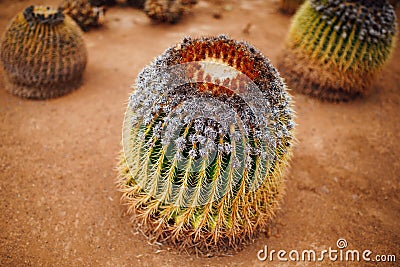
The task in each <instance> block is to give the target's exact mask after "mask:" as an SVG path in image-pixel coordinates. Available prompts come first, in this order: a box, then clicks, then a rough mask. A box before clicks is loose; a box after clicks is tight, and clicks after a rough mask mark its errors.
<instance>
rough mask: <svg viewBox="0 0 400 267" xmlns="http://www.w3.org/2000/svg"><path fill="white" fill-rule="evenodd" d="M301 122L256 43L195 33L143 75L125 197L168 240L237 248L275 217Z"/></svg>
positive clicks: (135, 100)
mask: <svg viewBox="0 0 400 267" xmlns="http://www.w3.org/2000/svg"><path fill="white" fill-rule="evenodd" d="M293 127H294V122H293V112H292V108H291V97H290V96H289V94H288V93H287V91H286V86H285V84H284V82H283V81H282V79H281V78H280V77H279V74H278V72H277V71H276V69H275V68H274V67H273V66H272V65H271V64H270V62H269V60H268V59H266V58H265V57H264V56H263V55H262V54H261V53H260V52H258V51H257V50H256V49H255V48H254V47H252V46H250V45H248V44H247V43H245V42H238V41H235V40H232V39H229V38H227V37H225V36H218V37H207V38H199V39H190V38H186V39H185V40H184V41H183V42H182V43H180V44H178V45H176V46H174V47H171V48H169V49H168V50H166V51H165V52H164V53H163V54H162V55H161V56H159V57H158V58H156V59H155V61H154V62H153V63H152V64H151V65H150V66H148V67H146V68H145V69H143V71H142V72H141V73H140V74H139V76H138V78H137V82H136V84H135V86H134V92H133V93H132V95H131V97H130V103H129V105H128V108H127V112H126V116H125V123H124V132H123V148H124V155H123V157H122V159H121V161H120V163H119V169H120V179H119V182H118V184H119V188H120V190H121V191H122V192H123V199H124V201H125V202H126V203H127V205H128V207H129V211H130V212H131V213H133V214H134V215H135V218H136V219H138V220H139V221H140V223H141V224H142V226H143V228H144V230H145V231H146V232H147V235H149V236H150V237H152V238H154V239H157V240H158V241H166V242H169V243H173V244H177V245H179V246H184V247H192V246H196V247H197V248H199V249H207V248H208V249H216V248H219V249H226V248H228V247H230V246H233V247H235V246H237V245H239V244H241V243H242V242H244V241H248V240H249V239H250V238H251V237H253V236H254V235H255V234H256V233H257V232H258V231H259V230H260V229H261V228H263V227H264V226H265V225H266V223H267V221H268V220H269V219H270V218H271V216H272V215H273V214H274V211H275V209H276V207H277V205H278V203H279V200H280V199H281V197H282V193H283V188H284V186H283V177H282V171H283V170H284V168H285V166H286V165H287V162H288V159H289V157H290V155H291V146H292V144H293Z"/></svg>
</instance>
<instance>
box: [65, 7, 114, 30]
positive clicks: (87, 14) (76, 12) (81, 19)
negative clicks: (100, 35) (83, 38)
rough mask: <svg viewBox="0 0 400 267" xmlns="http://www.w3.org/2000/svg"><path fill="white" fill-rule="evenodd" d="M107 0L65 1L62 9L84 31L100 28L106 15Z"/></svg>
mask: <svg viewBox="0 0 400 267" xmlns="http://www.w3.org/2000/svg"><path fill="white" fill-rule="evenodd" d="M106 2H107V1H105V0H63V1H62V2H61V4H60V8H61V9H62V10H63V12H64V13H65V14H67V15H68V16H70V17H71V18H73V19H74V20H75V21H76V23H78V25H79V27H81V29H82V30H84V31H88V30H89V29H90V27H98V26H100V24H101V21H102V19H103V17H104V15H105V5H106V4H107V3H106Z"/></svg>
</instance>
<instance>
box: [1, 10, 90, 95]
mask: <svg viewBox="0 0 400 267" xmlns="http://www.w3.org/2000/svg"><path fill="white" fill-rule="evenodd" d="M0 45H1V49H0V62H1V65H2V67H3V69H4V78H5V83H6V88H7V90H8V91H10V92H11V93H13V94H15V95H18V96H21V97H26V98H35V99H46V98H52V97H58V96H61V95H64V94H66V93H68V92H70V91H72V90H74V89H76V88H77V87H78V86H79V85H80V83H81V80H82V74H83V71H84V69H85V67H86V61H87V52H86V47H85V44H84V40H83V37H82V31H81V30H80V29H79V27H78V26H77V25H76V23H75V22H74V21H73V20H72V19H71V18H70V17H68V16H65V15H64V14H63V13H62V12H61V10H60V9H55V8H52V7H47V6H29V7H27V8H26V9H25V10H24V11H23V12H21V13H19V14H18V15H17V16H16V17H15V18H14V19H13V20H12V21H11V23H10V24H9V26H8V28H7V29H6V31H5V32H4V35H3V37H2V40H1V44H0Z"/></svg>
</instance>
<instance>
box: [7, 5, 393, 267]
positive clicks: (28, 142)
mask: <svg viewBox="0 0 400 267" xmlns="http://www.w3.org/2000/svg"><path fill="white" fill-rule="evenodd" d="M45 2H47V3H53V4H55V3H57V2H58V1H30V0H29V1H11V0H2V1H0V29H1V30H0V32H3V31H4V29H5V26H6V24H7V21H9V20H10V19H11V17H13V16H14V14H16V12H18V11H20V10H22V9H23V8H24V7H25V6H27V5H28V4H31V3H45ZM228 4H229V5H228V8H227V10H229V11H227V10H225V11H223V13H222V18H221V19H215V18H213V16H212V15H213V12H214V10H217V7H215V6H214V5H213V4H209V3H208V2H204V1H200V3H199V4H198V5H197V6H196V7H195V9H194V10H193V13H192V14H191V15H189V16H187V17H185V19H184V20H183V21H182V22H181V23H179V24H177V25H173V26H170V25H152V24H151V23H150V21H149V20H148V19H147V17H146V16H145V15H144V14H143V13H142V12H141V11H139V10H136V9H133V8H123V7H115V8H111V9H110V10H109V11H108V13H107V16H106V19H107V21H106V24H105V25H104V27H102V28H100V29H96V30H93V31H91V32H88V33H85V40H86V43H87V47H88V51H89V64H88V66H87V69H86V72H85V75H84V85H83V86H82V87H81V88H80V89H79V90H77V91H75V92H73V93H71V94H69V95H67V96H64V97H61V98H58V99H54V100H50V101H30V100H23V99H20V98H17V97H14V96H12V95H10V94H9V93H7V92H6V91H5V90H4V82H3V79H2V78H1V79H0V229H1V230H0V265H2V266H154V267H155V266H267V265H268V266H289V265H291V266H292V265H296V263H292V264H289V263H279V262H278V261H277V260H276V258H275V260H274V261H273V262H272V263H271V262H261V261H259V260H258V259H257V252H258V251H259V250H260V249H262V248H263V247H264V245H268V247H269V248H270V249H275V250H279V249H286V250H287V251H289V250H292V249H296V250H298V251H301V250H304V249H315V250H317V251H321V250H323V249H328V248H329V247H332V248H333V249H336V241H337V240H338V239H339V238H345V239H346V240H347V242H348V249H358V250H360V251H362V250H365V249H369V250H372V251H373V255H376V254H396V256H397V262H396V264H395V263H385V264H382V263H381V264H380V265H379V264H371V265H372V266H378V265H379V266H399V265H398V264H399V262H400V195H399V190H400V160H399V158H400V142H399V138H400V136H399V132H400V123H399V113H400V95H399V92H400V64H399V62H400V46H398V47H397V49H396V51H395V54H394V58H393V60H392V61H391V62H390V64H389V66H388V67H387V68H386V69H385V70H384V71H383V73H382V75H381V76H380V77H379V79H378V80H377V82H376V84H375V88H374V90H373V92H372V94H371V95H370V96H369V97H366V98H364V99H359V100H356V101H354V102H350V103H343V104H331V103H320V102H318V101H316V100H313V99H310V98H307V97H305V96H302V95H295V96H294V97H295V101H296V111H297V123H298V127H297V139H298V145H297V146H296V148H295V150H294V152H295V153H294V157H293V160H292V164H291V169H290V172H289V173H288V175H287V181H286V185H287V192H286V196H285V199H284V200H285V201H284V203H283V205H282V207H281V210H280V211H279V212H278V213H277V216H276V218H275V220H274V221H273V222H272V223H271V226H270V229H269V230H268V231H266V233H262V234H261V235H260V236H259V238H257V239H256V240H255V242H254V244H252V245H249V246H247V247H246V248H245V249H244V250H242V251H240V252H238V253H232V255H227V256H218V257H217V256H214V257H212V255H209V256H211V257H198V256H196V255H188V254H186V253H185V252H182V253H179V252H178V251H175V250H168V249H167V248H166V247H165V246H160V245H151V244H148V242H147V241H146V238H145V237H144V236H143V235H142V234H141V233H140V232H139V231H138V229H137V228H136V227H135V226H134V225H133V224H132V223H131V222H130V218H129V216H127V215H126V214H125V207H124V206H122V205H121V204H120V200H119V199H120V193H119V192H117V190H116V187H115V180H116V176H117V174H116V170H115V166H116V158H117V155H118V153H119V151H120V149H121V146H120V141H121V126H122V120H123V115H124V110H125V105H126V102H127V99H128V95H129V93H130V91H131V89H130V85H132V84H133V83H134V80H135V77H136V76H137V74H138V72H139V71H140V70H141V69H142V68H143V67H144V66H145V65H146V64H148V63H149V62H150V61H151V60H152V59H153V58H154V57H155V56H157V55H158V54H160V53H162V52H163V51H164V50H165V49H166V48H167V47H168V46H171V45H173V44H175V43H177V42H179V41H180V40H181V39H182V37H183V36H187V35H190V36H201V35H205V34H219V33H227V34H229V35H230V36H231V37H233V38H237V39H244V40H246V41H248V42H250V43H252V44H253V45H255V46H256V47H257V48H259V49H260V50H261V51H262V52H263V53H264V54H265V55H266V56H268V57H269V58H270V59H271V61H272V63H274V62H275V61H276V58H277V55H278V53H279V51H280V49H281V48H282V43H283V40H284V38H285V34H286V32H287V29H288V26H289V22H290V18H289V17H287V16H284V15H281V14H279V13H277V12H276V9H277V2H276V1H266V0H265V1H261V0H253V1H241V2H240V1H237V2H229V3H228ZM397 11H399V10H397ZM397 15H399V12H397ZM249 25H250V28H249V33H245V32H243V29H244V28H246V27H247V28H248V26H249ZM0 74H1V75H2V73H0ZM329 264H333V265H336V266H344V265H346V266H352V265H354V266H356V265H357V264H355V263H344V262H336V263H335V264H334V263H331V262H329V261H325V262H323V263H321V264H320V265H321V266H327V265H329ZM303 265H306V263H304V262H301V263H297V266H303ZM309 265H310V266H311V265H312V266H314V264H313V263H311V264H309ZM365 265H366V264H365V263H362V264H361V263H360V264H359V265H358V266H365Z"/></svg>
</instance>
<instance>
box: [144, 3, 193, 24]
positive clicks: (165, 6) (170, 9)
mask: <svg viewBox="0 0 400 267" xmlns="http://www.w3.org/2000/svg"><path fill="white" fill-rule="evenodd" d="M196 3H197V0H146V2H145V4H144V11H145V13H146V14H147V16H149V17H150V18H151V19H152V20H153V21H157V22H169V23H171V24H173V23H176V22H178V21H179V20H180V19H181V17H182V15H183V14H184V13H185V12H186V11H188V10H189V9H190V8H192V7H193V5H195V4H196Z"/></svg>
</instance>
